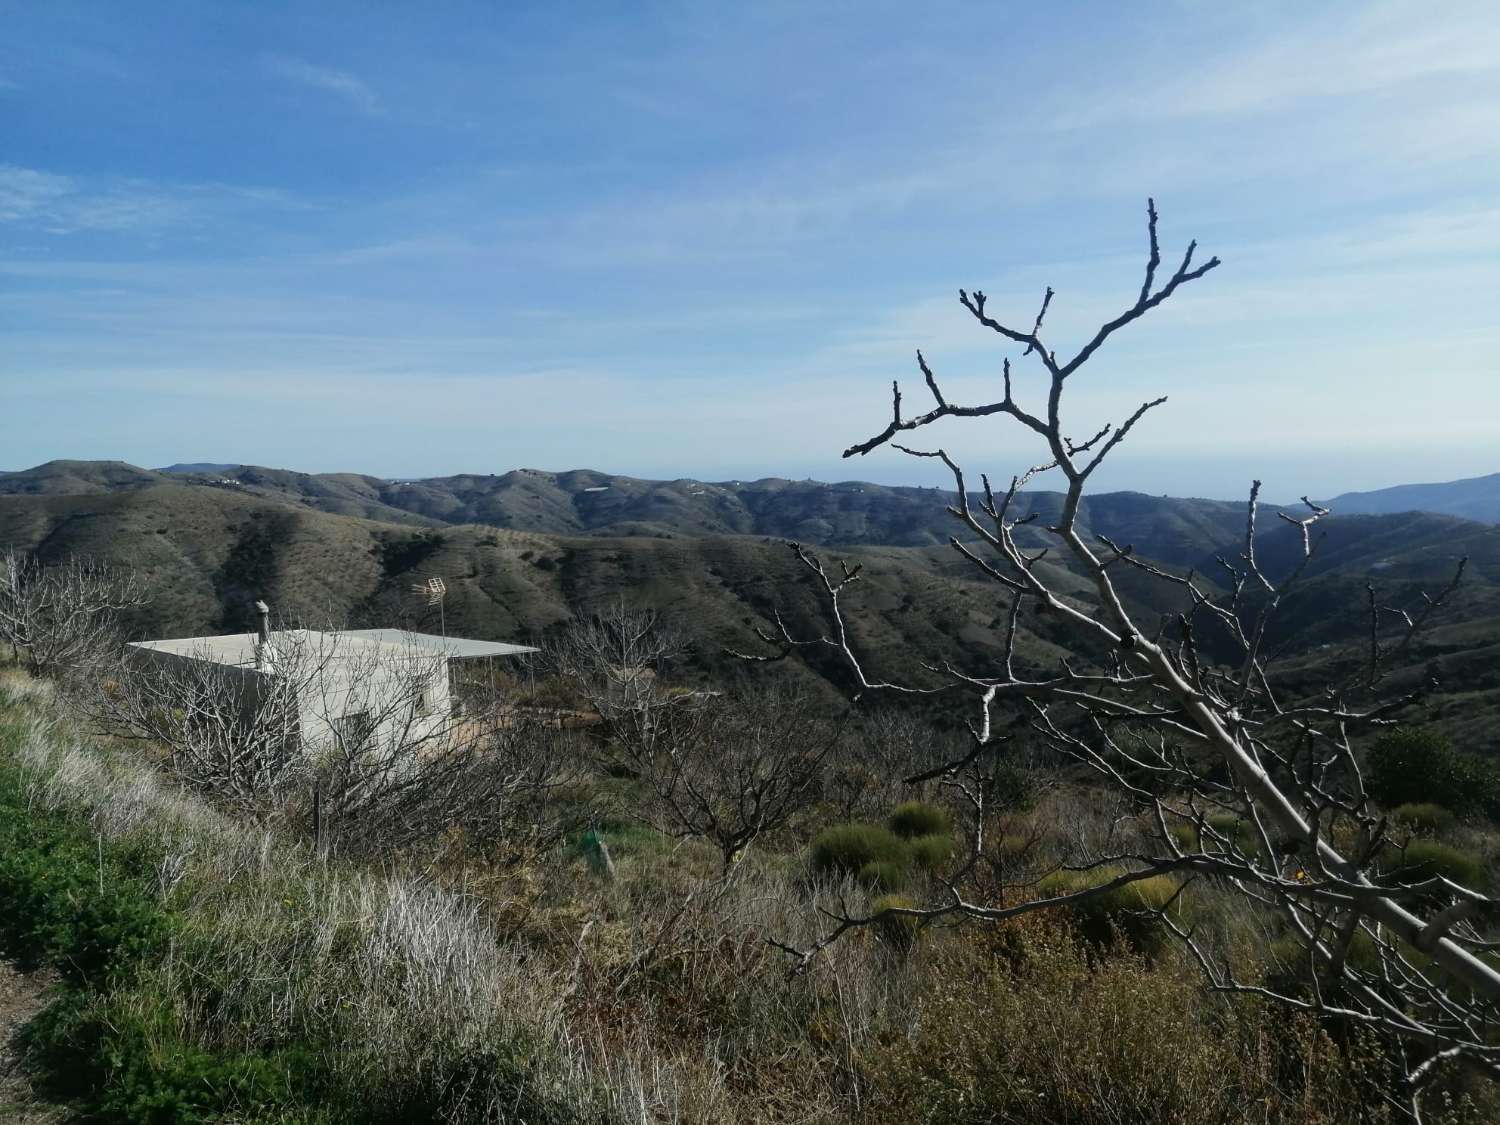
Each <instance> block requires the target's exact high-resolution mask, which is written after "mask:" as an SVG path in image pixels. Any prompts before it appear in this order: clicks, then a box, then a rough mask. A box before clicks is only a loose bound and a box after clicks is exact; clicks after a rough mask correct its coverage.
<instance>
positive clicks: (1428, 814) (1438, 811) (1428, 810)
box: [1390, 801, 1458, 836]
mask: <svg viewBox="0 0 1500 1125" xmlns="http://www.w3.org/2000/svg"><path fill="white" fill-rule="evenodd" d="M1390 817H1391V820H1392V821H1393V822H1395V823H1396V824H1399V825H1401V826H1402V827H1403V828H1406V829H1408V830H1409V831H1412V832H1426V833H1429V834H1430V835H1433V836H1441V835H1442V834H1443V833H1445V832H1450V831H1452V830H1453V827H1454V825H1455V824H1456V823H1457V822H1458V818H1457V817H1455V816H1454V815H1453V814H1452V813H1451V812H1449V811H1448V810H1447V809H1445V808H1443V806H1442V805H1435V804H1433V803H1432V802H1431V801H1423V802H1420V803H1418V804H1410V805H1397V806H1396V807H1395V808H1393V809H1392V810H1391V812H1390Z"/></svg>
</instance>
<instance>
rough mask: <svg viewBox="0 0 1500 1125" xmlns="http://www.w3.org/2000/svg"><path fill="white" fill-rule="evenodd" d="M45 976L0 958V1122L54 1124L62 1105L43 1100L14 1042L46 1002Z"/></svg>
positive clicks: (24, 1124) (12, 1124) (60, 1115)
mask: <svg viewBox="0 0 1500 1125" xmlns="http://www.w3.org/2000/svg"><path fill="white" fill-rule="evenodd" d="M47 983H48V981H47V978H46V977H45V976H44V975H43V974H41V973H22V972H18V971H17V970H16V968H15V966H14V965H12V964H11V963H10V962H8V961H3V960H0V1122H4V1123H5V1125H56V1123H57V1122H61V1121H62V1120H63V1116H64V1111H63V1109H62V1108H61V1107H59V1106H57V1105H54V1104H52V1103H50V1102H47V1101H45V1100H43V1099H42V1098H41V1097H39V1096H38V1095H37V1094H36V1093H35V1092H34V1091H33V1090H32V1089H31V1083H30V1082H28V1081H27V1080H26V1075H25V1074H24V1073H22V1071H21V1066H20V1058H19V1056H18V1052H17V1049H16V1045H15V1042H14V1040H15V1037H16V1033H17V1032H18V1031H20V1029H21V1027H22V1026H23V1025H24V1024H25V1023H26V1021H27V1020H29V1019H31V1017H32V1016H34V1015H36V1014H37V1013H38V1012H39V1011H41V1010H42V1008H43V1007H44V1006H45V1005H46V1002H47V1001H46V997H45V996H44V995H43V993H44V992H45V990H46V987H47Z"/></svg>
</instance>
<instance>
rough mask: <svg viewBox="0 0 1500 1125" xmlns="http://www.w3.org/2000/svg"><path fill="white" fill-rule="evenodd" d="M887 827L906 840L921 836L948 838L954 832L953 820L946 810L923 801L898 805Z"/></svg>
mask: <svg viewBox="0 0 1500 1125" xmlns="http://www.w3.org/2000/svg"><path fill="white" fill-rule="evenodd" d="M886 825H887V826H888V827H889V828H890V830H891V831H892V832H894V833H895V834H896V835H897V836H900V837H902V838H903V839H906V840H914V839H916V838H917V837H919V836H947V835H950V834H952V832H953V818H952V817H950V816H949V815H948V813H947V812H946V811H945V810H943V809H940V808H938V807H937V806H936V805H928V804H924V803H923V802H921V801H906V802H904V803H902V804H899V805H897V806H896V808H895V809H894V810H893V811H892V812H891V816H890V819H889V820H887V821H886Z"/></svg>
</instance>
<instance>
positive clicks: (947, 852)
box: [908, 836, 954, 874]
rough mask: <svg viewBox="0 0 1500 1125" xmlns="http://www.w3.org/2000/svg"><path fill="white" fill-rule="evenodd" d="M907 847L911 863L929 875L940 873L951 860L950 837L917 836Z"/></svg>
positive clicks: (951, 838) (951, 839) (951, 843)
mask: <svg viewBox="0 0 1500 1125" xmlns="http://www.w3.org/2000/svg"><path fill="white" fill-rule="evenodd" d="M908 847H909V848H910V850H911V858H912V862H913V863H915V864H916V865H917V866H918V867H919V868H921V869H922V870H923V871H926V872H928V873H929V874H931V873H933V872H937V871H941V870H942V869H943V868H944V867H946V866H947V865H948V861H949V860H951V859H952V858H953V850H954V849H953V837H952V836H918V837H917V838H916V839H915V840H913V841H912V842H911V843H910V844H909V845H908Z"/></svg>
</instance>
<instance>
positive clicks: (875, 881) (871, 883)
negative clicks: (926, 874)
mask: <svg viewBox="0 0 1500 1125" xmlns="http://www.w3.org/2000/svg"><path fill="white" fill-rule="evenodd" d="M909 870H910V868H909V867H908V865H907V863H906V862H905V859H904V858H903V859H899V860H897V859H876V860H871V861H870V862H869V863H867V864H865V865H864V866H863V867H861V868H860V869H859V875H858V878H859V881H860V883H861V884H862V885H863V886H865V887H867V888H868V889H869V890H872V891H899V890H900V889H901V888H902V887H904V886H906V875H907V872H908V871H909Z"/></svg>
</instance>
